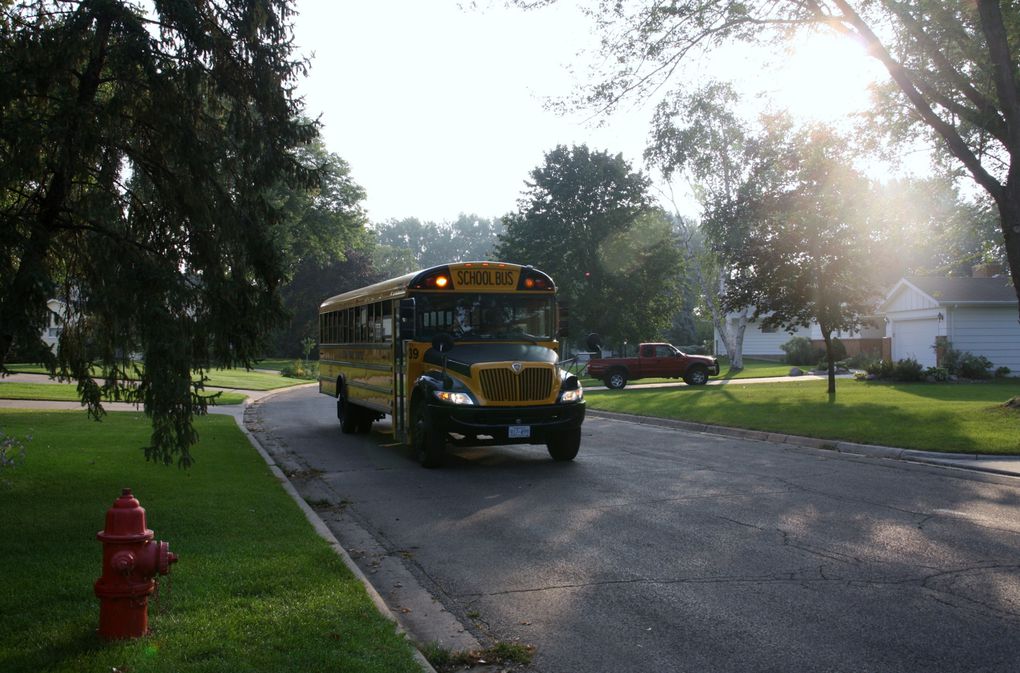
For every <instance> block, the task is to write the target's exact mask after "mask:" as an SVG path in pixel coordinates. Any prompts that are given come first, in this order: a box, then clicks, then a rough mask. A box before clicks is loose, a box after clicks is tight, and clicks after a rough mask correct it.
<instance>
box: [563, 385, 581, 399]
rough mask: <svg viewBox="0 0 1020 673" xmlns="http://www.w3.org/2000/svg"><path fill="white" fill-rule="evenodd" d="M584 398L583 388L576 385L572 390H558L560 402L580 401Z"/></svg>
mask: <svg viewBox="0 0 1020 673" xmlns="http://www.w3.org/2000/svg"><path fill="white" fill-rule="evenodd" d="M583 399H584V390H583V389H582V388H581V386H580V385H578V386H577V387H576V388H574V389H573V390H564V391H561V392H560V402H580V401H581V400H583Z"/></svg>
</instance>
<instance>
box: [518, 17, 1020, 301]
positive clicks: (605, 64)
mask: <svg viewBox="0 0 1020 673" xmlns="http://www.w3.org/2000/svg"><path fill="white" fill-rule="evenodd" d="M549 1H555V0H549ZM517 4H519V5H522V6H530V5H534V4H548V3H547V2H539V3H535V2H533V1H531V0H518V2H517ZM588 11H589V13H590V14H591V15H592V16H593V17H594V19H595V21H596V24H597V26H598V29H599V31H600V33H601V35H602V52H603V53H602V57H603V58H601V59H599V64H600V66H599V70H597V71H596V72H595V73H593V80H592V82H591V83H590V84H588V85H586V86H584V87H583V88H582V89H581V90H580V91H579V94H578V98H577V103H579V104H580V105H583V106H588V107H592V108H595V109H597V110H600V111H606V110H610V109H612V108H614V107H615V106H617V105H618V104H619V103H620V102H621V101H622V100H623V99H625V98H627V97H628V96H640V97H647V96H652V95H656V94H657V92H660V91H662V90H663V87H664V86H666V87H668V85H669V84H672V85H673V86H674V87H676V88H677V89H683V88H684V87H685V86H686V82H685V81H682V80H679V79H678V78H677V73H678V72H680V66H681V64H682V63H683V62H684V61H685V60H689V59H690V58H691V57H692V56H693V55H695V54H705V53H709V52H712V51H713V50H715V49H719V48H721V47H724V46H728V45H734V44H740V43H755V42H773V43H774V42H778V41H781V40H783V39H785V38H788V37H790V36H793V35H796V34H798V33H800V32H802V31H833V32H835V33H838V34H842V35H845V36H846V37H847V38H849V39H852V40H855V41H857V42H859V43H860V44H862V45H863V46H864V47H865V49H866V51H867V53H868V54H870V55H871V56H873V57H874V58H876V59H878V60H879V61H880V62H881V63H882V65H883V66H884V67H885V69H886V71H887V72H888V74H889V82H890V87H889V93H890V95H888V96H886V97H885V98H884V99H883V100H882V101H881V102H880V104H879V105H878V106H877V107H876V109H875V112H876V115H875V120H878V121H882V122H883V124H884V126H883V128H885V129H886V130H888V131H890V132H891V135H892V136H897V137H904V136H909V137H917V136H919V135H923V136H926V137H928V138H930V139H931V140H932V141H933V143H934V146H936V147H938V148H940V149H942V150H944V152H945V154H946V155H947V156H949V157H952V158H953V160H954V162H956V164H955V165H956V166H959V167H962V168H963V170H964V171H965V172H966V173H967V174H969V175H970V177H971V178H973V180H974V181H975V182H976V183H977V184H978V185H979V186H980V187H981V188H982V189H983V190H984V191H985V192H987V194H988V195H989V196H990V197H991V199H992V200H993V201H994V203H995V205H996V209H997V211H998V214H999V233H1000V236H1001V239H1002V242H1003V246H1004V249H1005V253H1006V258H1007V261H1008V264H1009V268H1010V274H1011V276H1012V278H1013V285H1014V288H1015V289H1016V290H1017V291H1018V292H1020V171H1018V170H1016V166H1017V162H1018V161H1020V86H1018V83H1020V77H1018V67H1020V66H1018V50H1020V8H1018V7H1017V6H1016V5H1015V4H1013V3H1001V2H998V1H996V0H978V1H977V2H972V3H944V2H931V1H930V0H904V1H901V2H866V1H863V0H862V1H859V2H851V1H850V0H806V1H804V0H779V1H775V0H749V1H744V2H734V1H726V2H690V1H681V2H669V3H663V2H658V1H657V0H643V1H641V0H635V1H634V2H618V1H616V0H592V2H591V3H590V4H589V7H588ZM667 90H668V89H667ZM1018 297H1020V295H1018Z"/></svg>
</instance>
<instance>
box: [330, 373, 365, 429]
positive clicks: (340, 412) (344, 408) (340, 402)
mask: <svg viewBox="0 0 1020 673" xmlns="http://www.w3.org/2000/svg"><path fill="white" fill-rule="evenodd" d="M337 390H338V392H337V395H336V417H337V418H338V419H339V420H340V432H342V433H344V434H345V435H351V434H354V433H355V432H357V431H358V423H359V421H358V419H359V418H360V416H361V415H360V414H359V413H358V411H359V409H358V407H356V406H354V405H353V404H350V403H349V402H348V401H347V398H346V397H345V396H344V390H343V388H341V387H340V386H339V385H338V386H337Z"/></svg>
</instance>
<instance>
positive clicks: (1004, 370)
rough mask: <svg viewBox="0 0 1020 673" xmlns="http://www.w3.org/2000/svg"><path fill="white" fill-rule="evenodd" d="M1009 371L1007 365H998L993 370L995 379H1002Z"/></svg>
mask: <svg viewBox="0 0 1020 673" xmlns="http://www.w3.org/2000/svg"><path fill="white" fill-rule="evenodd" d="M1009 371H1010V370H1009V367H998V368H997V369H996V370H995V378H997V379H1004V378H1006V377H1007V376H1009Z"/></svg>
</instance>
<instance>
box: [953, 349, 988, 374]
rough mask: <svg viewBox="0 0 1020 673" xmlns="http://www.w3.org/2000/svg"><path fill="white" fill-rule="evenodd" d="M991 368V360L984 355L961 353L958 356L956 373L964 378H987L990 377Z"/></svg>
mask: <svg viewBox="0 0 1020 673" xmlns="http://www.w3.org/2000/svg"><path fill="white" fill-rule="evenodd" d="M991 368H992V362H991V360H989V359H988V358H986V357H985V356H984V355H974V354H973V353H963V354H962V356H961V357H960V364H959V369H958V370H957V374H959V375H960V376H962V377H963V378H965V379H987V378H991V376H992V375H991V374H990V373H989V370H990V369H991Z"/></svg>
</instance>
